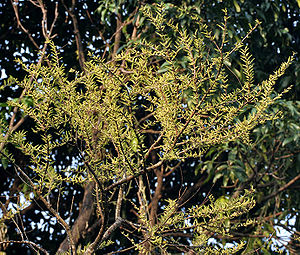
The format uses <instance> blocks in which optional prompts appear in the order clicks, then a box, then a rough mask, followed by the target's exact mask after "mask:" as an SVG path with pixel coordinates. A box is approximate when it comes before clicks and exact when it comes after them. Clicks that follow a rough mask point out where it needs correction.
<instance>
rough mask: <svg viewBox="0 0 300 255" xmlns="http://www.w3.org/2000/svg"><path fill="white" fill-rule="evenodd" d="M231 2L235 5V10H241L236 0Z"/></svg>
mask: <svg viewBox="0 0 300 255" xmlns="http://www.w3.org/2000/svg"><path fill="white" fill-rule="evenodd" d="M233 4H234V7H235V10H236V11H237V12H241V7H240V6H239V4H238V3H237V1H236V0H233Z"/></svg>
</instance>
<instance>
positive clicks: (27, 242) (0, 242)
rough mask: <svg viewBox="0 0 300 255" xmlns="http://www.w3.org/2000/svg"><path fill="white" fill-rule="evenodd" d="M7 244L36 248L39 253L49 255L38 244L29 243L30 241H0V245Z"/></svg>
mask: <svg viewBox="0 0 300 255" xmlns="http://www.w3.org/2000/svg"><path fill="white" fill-rule="evenodd" d="M7 243H14V244H28V245H29V246H33V247H35V248H37V249H38V250H40V251H41V252H43V253H45V254H47V255H49V253H48V252H47V251H46V250H45V249H44V248H42V247H41V246H39V245H38V244H36V243H34V242H31V241H15V240H8V241H0V244H7Z"/></svg>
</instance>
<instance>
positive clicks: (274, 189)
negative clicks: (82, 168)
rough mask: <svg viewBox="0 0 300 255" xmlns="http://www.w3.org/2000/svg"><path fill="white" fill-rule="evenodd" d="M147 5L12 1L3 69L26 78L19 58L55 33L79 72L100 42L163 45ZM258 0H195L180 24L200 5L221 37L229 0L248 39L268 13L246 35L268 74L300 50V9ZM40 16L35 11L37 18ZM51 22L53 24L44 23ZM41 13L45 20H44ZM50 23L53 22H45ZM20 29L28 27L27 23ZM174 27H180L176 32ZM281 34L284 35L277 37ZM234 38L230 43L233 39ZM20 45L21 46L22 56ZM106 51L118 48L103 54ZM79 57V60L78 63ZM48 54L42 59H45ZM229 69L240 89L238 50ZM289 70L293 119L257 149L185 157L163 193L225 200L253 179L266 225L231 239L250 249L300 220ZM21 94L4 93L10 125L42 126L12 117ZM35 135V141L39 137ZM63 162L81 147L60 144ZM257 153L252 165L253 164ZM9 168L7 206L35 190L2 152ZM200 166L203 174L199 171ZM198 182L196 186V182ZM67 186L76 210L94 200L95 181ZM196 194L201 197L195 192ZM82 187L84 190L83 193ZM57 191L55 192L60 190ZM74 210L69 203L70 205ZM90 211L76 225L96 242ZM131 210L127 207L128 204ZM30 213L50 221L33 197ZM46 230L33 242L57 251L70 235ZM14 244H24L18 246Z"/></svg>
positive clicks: (274, 127) (21, 161)
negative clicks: (143, 10)
mask: <svg viewBox="0 0 300 255" xmlns="http://www.w3.org/2000/svg"><path fill="white" fill-rule="evenodd" d="M144 4H145V3H142V2H134V1H128V2H127V1H126V2H125V1H120V2H112V1H101V2H100V3H98V2H92V1H89V3H88V4H87V3H85V2H83V1H78V2H76V3H75V2H72V3H71V2H59V3H58V4H57V7H56V4H55V3H54V2H51V1H49V2H47V6H44V4H43V3H42V2H39V1H26V2H21V3H19V4H18V5H12V4H11V3H10V2H8V1H7V2H5V1H4V2H3V3H2V6H1V8H2V10H3V11H2V16H1V20H3V25H2V31H3V32H2V35H3V36H2V41H1V45H2V47H1V50H2V52H1V54H2V55H1V56H3V58H2V61H1V65H2V68H4V69H5V71H6V73H7V74H11V75H12V76H14V77H20V80H21V79H22V77H23V75H24V72H23V71H22V70H21V69H20V67H19V66H18V65H16V63H15V62H14V61H13V56H16V54H22V57H24V58H25V59H24V60H25V61H28V63H31V62H35V61H36V59H37V52H38V51H37V49H44V50H46V48H47V47H48V46H47V44H44V42H45V41H46V40H47V38H52V39H53V40H54V42H55V45H57V46H58V47H59V50H60V51H62V52H63V54H62V56H63V58H64V63H65V64H66V65H67V67H68V68H70V67H73V68H74V69H77V70H78V69H79V68H80V66H82V63H84V62H85V60H86V59H87V57H86V53H87V49H88V48H90V49H93V50H94V52H95V53H97V54H99V53H100V54H102V55H103V56H104V58H106V59H108V60H109V59H111V57H112V56H115V54H116V53H117V52H118V49H120V50H122V48H123V47H126V45H127V44H128V43H129V44H130V43H131V41H132V40H133V41H136V40H140V39H142V38H147V39H148V40H152V42H155V41H156V40H158V39H157V37H156V36H153V35H154V33H153V31H154V27H153V26H151V25H150V23H148V22H147V20H146V19H145V18H144V17H142V16H141V14H140V12H139V10H140V7H141V6H142V5H144ZM147 4H152V3H151V2H149V3H147ZM175 4H176V3H175ZM257 4H258V3H256V2H253V1H251V2H250V1H244V2H243V3H242V2H237V1H233V2H229V1H226V3H223V2H220V3H217V2H214V3H212V2H196V3H195V2H193V1H191V2H188V1H186V4H185V6H183V8H184V9H185V14H183V15H182V16H181V17H180V19H179V21H180V24H181V26H182V27H186V28H187V29H188V31H189V32H190V33H191V34H192V33H193V32H194V29H195V26H194V24H193V22H192V19H191V15H190V14H189V13H191V12H197V13H198V14H200V15H201V17H202V18H203V20H206V21H207V22H208V23H209V26H210V27H213V26H215V31H214V34H215V36H216V38H217V39H220V38H221V34H222V33H221V31H220V29H219V28H218V27H217V26H216V25H217V24H218V23H220V21H221V19H222V18H223V13H222V11H221V10H222V9H223V8H224V7H227V8H228V13H229V16H230V17H231V20H229V21H228V26H227V30H228V34H229V38H228V39H229V40H230V38H231V37H232V40H235V39H236V38H235V36H239V37H242V36H243V35H245V34H246V33H247V31H248V23H249V22H250V23H252V24H253V20H255V18H258V19H259V20H261V21H262V22H263V23H262V24H261V26H260V29H259V30H257V32H254V33H252V35H251V40H247V41H246V42H247V44H248V46H249V48H250V52H251V53H254V56H255V58H256V63H255V68H256V70H255V73H256V76H255V79H257V80H259V81H260V80H262V79H265V78H266V74H267V73H270V72H271V71H272V70H274V68H275V67H278V66H279V64H280V63H281V62H282V61H283V59H285V58H286V56H288V55H291V52H292V51H296V52H298V51H299V48H297V47H299V43H297V42H298V41H299V23H298V22H297V20H298V19H299V8H298V6H297V2H296V1H277V2H270V1H264V2H261V1H259V5H257ZM56 8H57V9H56ZM169 8H171V6H169ZM4 10H5V12H4ZM46 10H47V11H46ZM55 10H57V11H55ZM33 13H34V14H35V15H32V14H33ZM36 13H41V15H40V16H38V15H36ZM168 15H169V16H170V17H174V12H172V11H170V12H168ZM2 17H3V18H2ZM46 19H47V22H45V21H46ZM42 20H44V22H43V23H42V22H41V21H42ZM274 21H275V22H274ZM12 22H13V23H12ZM52 22H53V24H54V25H53V27H54V28H53V30H51V27H52ZM46 23H47V26H48V29H45V24H46ZM58 24H59V25H58ZM17 27H19V30H18V29H17ZM169 32H170V33H173V32H172V31H169ZM54 35H55V36H54ZM274 35H276V36H275V37H274ZM174 36H175V35H174ZM4 45H5V46H4ZM228 45H231V42H229V43H228ZM225 47H226V45H225ZM16 49H17V50H18V51H19V53H15V52H16ZM21 49H23V50H21ZM106 49H109V50H108V51H105V52H104V50H106ZM275 53H276V54H275ZM274 55H275V57H274ZM233 57H234V55H233ZM76 58H77V60H78V62H75V61H74V59H76ZM40 59H41V61H42V58H40ZM187 62H188V60H187V59H186V58H184V57H183V56H178V60H177V64H178V65H181V66H182V68H185V67H186V64H187ZM80 63H81V64H80ZM160 64H161V65H162V66H163V67H165V68H168V65H167V63H165V64H164V65H163V63H162V62H158V65H160ZM226 66H227V67H228V72H229V74H230V75H229V77H228V79H229V80H230V84H231V86H238V83H239V82H238V81H240V82H241V83H243V82H244V79H245V77H244V75H243V73H242V72H241V66H242V65H241V63H240V62H239V61H238V57H237V58H233V59H232V60H231V62H229V63H227V65H226ZM121 68H122V67H121ZM162 70H163V68H162ZM289 70H290V71H289V73H288V75H287V76H285V78H284V79H282V80H280V82H279V86H278V88H277V89H278V91H282V89H283V88H285V87H287V86H288V84H289V83H290V81H294V82H293V83H295V86H294V87H293V89H292V90H291V91H292V92H290V94H288V97H287V98H289V99H290V100H291V99H292V100H294V101H288V100H281V101H279V102H278V106H277V108H278V109H280V110H282V111H284V114H283V115H284V116H285V118H283V119H281V120H276V121H270V122H267V123H266V124H264V125H261V126H260V127H259V128H257V129H256V131H255V132H254V133H252V134H251V136H252V140H253V141H254V144H253V145H251V147H250V148H251V149H249V146H245V145H242V144H239V143H238V144H236V143H232V142H230V143H228V144H225V145H222V146H221V147H219V146H215V147H214V148H212V149H211V150H210V151H209V152H208V153H206V155H205V157H202V158H201V160H196V159H195V160H192V159H190V160H187V161H185V162H184V163H182V164H181V168H180V167H179V166H178V167H177V168H176V169H174V172H178V171H181V173H182V174H181V175H182V176H184V178H182V177H181V176H180V175H175V174H174V175H171V174H170V178H172V181H173V184H171V182H169V183H170V184H169V185H164V187H163V189H162V190H163V193H162V196H165V194H170V193H172V192H173V190H174V189H179V188H180V187H182V186H183V187H184V186H186V187H187V188H186V191H185V193H184V195H183V196H182V197H181V199H182V203H183V201H188V203H185V205H186V206H187V207H188V206H189V205H192V204H195V203H196V201H202V200H203V199H205V197H206V195H207V193H212V194H214V195H215V196H217V197H218V196H221V195H223V196H225V197H226V196H227V197H232V196H237V194H238V193H239V190H243V189H244V188H246V187H250V185H251V184H252V185H253V186H254V187H255V188H256V190H257V202H259V203H258V204H257V205H256V207H255V208H254V209H253V210H252V211H251V216H252V217H258V218H259V219H262V223H261V230H259V228H253V229H251V228H245V229H244V231H241V230H239V233H234V236H233V237H227V239H230V240H234V239H241V238H246V239H247V240H252V242H249V246H248V248H250V249H251V248H253V247H257V248H261V247H262V243H261V242H264V240H267V241H269V239H268V238H267V239H264V237H269V235H270V234H272V236H273V237H275V236H276V235H275V233H274V225H279V224H280V222H279V220H281V219H284V220H286V219H287V217H288V218H293V217H295V215H297V214H298V211H297V210H296V208H299V196H297V192H290V190H291V189H292V190H293V189H297V187H298V186H299V185H298V184H297V180H298V179H299V171H298V168H297V165H299V162H298V161H297V160H298V158H299V157H298V155H299V142H298V134H299V131H298V130H299V118H298V115H299V104H298V103H297V101H295V100H297V95H298V94H297V92H298V88H299V86H298V84H299V65H298V64H297V61H296V62H295V64H294V65H293V68H292V69H289ZM235 84H236V85H235ZM190 92H191V91H189V90H187V91H185V93H184V95H183V98H184V100H186V101H187V103H189V104H190V105H192V104H193V102H192V100H191V95H190ZM20 94H21V88H17V87H7V88H6V89H5V90H4V91H2V93H1V101H2V102H3V104H2V111H1V114H2V120H3V121H4V122H10V123H11V124H10V131H14V130H15V129H16V128H22V129H24V130H27V131H28V132H30V130H31V125H32V124H33V123H32V122H31V121H30V119H26V122H25V123H26V125H20V124H22V123H23V122H24V120H25V118H23V116H21V115H19V114H17V113H16V114H14V115H13V116H14V117H13V118H7V115H6V112H12V111H13V110H14V109H13V108H12V107H10V108H9V107H8V106H7V104H6V102H7V97H10V98H18V97H19V95H20ZM21 97H22V96H21ZM23 101H27V104H30V98H24V99H23ZM15 109H16V108H15ZM140 117H141V116H140ZM8 133H10V132H8ZM32 138H35V136H33V137H32ZM37 141H38V140H37ZM133 143H135V142H133ZM7 150H9V152H10V153H11V154H14V155H16V157H15V158H16V159H17V164H18V165H19V166H21V167H25V166H27V165H28V163H27V160H28V159H27V158H26V157H25V156H23V155H22V154H20V153H19V151H18V150H15V149H13V148H12V147H9V146H8V147H7ZM66 155H69V157H68V158H67V157H66ZM55 159H56V160H55V162H54V165H55V166H56V167H58V168H59V167H62V168H65V166H68V165H71V164H72V161H73V162H74V160H75V161H76V160H78V151H76V150H72V149H71V148H70V146H65V147H61V148H58V149H57V151H55ZM249 160H250V162H248V161H249ZM2 165H3V166H5V167H7V168H6V171H5V172H3V173H5V175H4V176H3V178H4V180H5V181H4V185H3V186H2V189H3V195H5V194H6V195H7V194H8V193H7V191H9V197H7V196H6V195H5V198H3V204H4V205H5V206H6V208H7V207H8V206H9V205H10V204H11V202H16V201H17V199H18V197H19V196H14V195H15V194H17V195H18V194H19V192H20V191H22V190H23V193H24V192H25V193H26V189H27V188H26V186H25V185H24V184H22V182H21V181H20V179H19V178H17V176H16V175H15V173H14V171H13V170H10V169H11V167H12V166H11V165H9V164H7V161H6V160H5V158H3V159H2ZM192 172H193V173H195V174H191V173H192ZM149 181H150V182H151V183H150V184H149V185H150V186H152V187H155V186H154V185H155V183H154V182H156V180H155V179H154V178H152V176H150V177H149ZM152 182H153V183H152ZM191 183H192V184H194V185H191ZM212 184H213V188H212ZM172 185H173V186H172ZM222 186H223V187H222ZM65 189H66V192H65V193H60V194H61V196H60V201H61V202H62V203H63V205H62V206H61V208H62V207H64V205H70V204H73V208H76V207H77V206H78V205H79V203H80V201H83V202H82V203H81V204H83V205H86V204H91V203H90V199H91V198H92V196H91V193H92V187H91V186H87V187H86V188H85V191H83V190H82V188H81V187H80V186H73V185H69V184H66V186H65ZM182 190H184V188H182ZM197 191H198V193H197V194H198V195H195V192H197ZM199 191H200V192H199ZM58 193H59V192H58V191H57V194H58ZM74 193H75V194H74ZM204 193H205V194H204ZM73 194H74V195H73ZM77 194H81V195H80V196H77ZM173 194H174V193H173ZM174 195H175V194H174ZM53 197H55V193H54V195H53ZM283 197H284V198H286V197H287V199H281V198H283ZM173 198H175V197H173ZM40 206H41V205H40ZM65 207H66V208H69V207H68V206H65ZM81 208H82V209H81V210H80V212H79V214H78V215H77V214H76V213H75V214H73V218H71V222H72V221H75V219H77V220H76V224H77V226H78V227H79V229H81V231H80V233H81V238H82V237H83V236H84V239H85V240H86V241H88V240H89V239H88V237H87V236H89V235H91V236H92V235H93V231H94V230H95V229H97V227H99V226H97V224H95V225H94V226H93V227H91V228H89V229H88V230H86V229H85V226H86V222H87V219H92V218H90V217H91V215H92V214H93V209H94V208H93V207H84V206H83V207H81ZM2 210H4V209H2ZM123 210H126V209H124V208H123ZM66 213H68V212H66ZM21 215H26V218H25V219H23V226H24V228H25V229H30V228H31V227H32V226H34V225H35V224H37V223H38V222H40V220H41V219H43V218H44V217H46V218H47V216H44V215H43V213H42V210H40V207H37V204H36V203H31V204H30V205H29V206H28V207H26V208H24V210H23V211H21ZM91 221H93V220H91ZM76 224H75V225H76ZM75 225H74V226H75ZM80 226H81V227H82V228H80ZM44 227H45V228H44V229H43V228H39V229H38V230H37V231H34V232H30V233H28V234H27V235H28V239H29V240H32V241H36V242H37V243H38V242H39V240H37V239H38V238H42V239H43V240H49V243H47V244H46V245H45V246H44V247H45V248H46V249H47V250H51V247H54V246H53V243H57V240H59V242H61V241H62V240H63V238H64V235H63V234H62V233H61V232H60V230H59V228H57V227H58V225H57V224H53V225H52V226H51V228H52V229H53V230H50V228H49V225H44ZM284 227H285V228H288V230H289V231H290V232H292V233H297V232H295V231H292V230H291V228H292V227H296V230H297V231H298V230H299V222H298V219H297V218H296V223H293V222H292V221H289V222H288V225H287V226H284ZM21 231H22V229H21ZM8 232H9V237H11V239H15V240H16V239H17V237H16V238H14V234H13V233H15V225H14V224H12V225H8ZM249 238H250V239H249ZM223 239H224V238H223ZM51 240H53V241H51ZM66 242H67V241H65V242H64V244H66ZM292 245H293V246H292ZM295 245H297V244H296V243H293V244H292V243H290V244H289V246H290V249H291V251H292V249H296V248H297V247H296V246H295ZM10 249H13V250H15V251H17V250H16V249H17V247H16V246H13V248H10ZM265 252H266V251H265Z"/></svg>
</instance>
